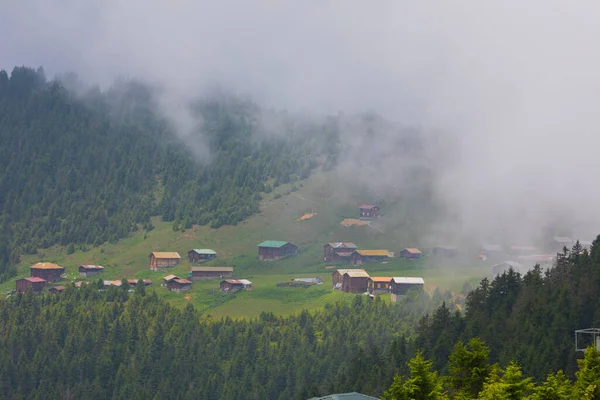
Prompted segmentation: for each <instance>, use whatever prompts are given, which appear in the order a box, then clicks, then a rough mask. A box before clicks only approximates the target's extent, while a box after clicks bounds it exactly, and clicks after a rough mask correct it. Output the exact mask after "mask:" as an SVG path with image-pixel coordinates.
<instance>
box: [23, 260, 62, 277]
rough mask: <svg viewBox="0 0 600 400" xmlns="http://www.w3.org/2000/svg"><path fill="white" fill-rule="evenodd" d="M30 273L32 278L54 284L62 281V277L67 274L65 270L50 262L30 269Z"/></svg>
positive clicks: (38, 264)
mask: <svg viewBox="0 0 600 400" xmlns="http://www.w3.org/2000/svg"><path fill="white" fill-rule="evenodd" d="M29 271H30V272H31V276H32V277H35V278H42V279H44V280H46V281H48V282H54V281H60V280H61V279H62V278H61V277H60V276H61V275H62V274H64V273H65V268H64V267H61V266H60V265H56V264H52V263H48V262H40V263H37V264H33V265H32V266H31V267H29Z"/></svg>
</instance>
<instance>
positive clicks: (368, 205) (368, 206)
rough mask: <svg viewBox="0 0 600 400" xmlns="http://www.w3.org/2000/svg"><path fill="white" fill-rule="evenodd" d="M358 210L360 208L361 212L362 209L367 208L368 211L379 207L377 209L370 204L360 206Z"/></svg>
mask: <svg viewBox="0 0 600 400" xmlns="http://www.w3.org/2000/svg"><path fill="white" fill-rule="evenodd" d="M358 208H360V209H361V210H362V209H365V208H368V209H369V210H370V209H372V208H379V207H377V206H374V205H371V204H363V205H362V206H360V207H358Z"/></svg>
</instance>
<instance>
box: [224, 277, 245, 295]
mask: <svg viewBox="0 0 600 400" xmlns="http://www.w3.org/2000/svg"><path fill="white" fill-rule="evenodd" d="M219 287H220V290H221V291H222V292H228V293H235V292H238V291H240V290H251V289H252V282H250V281H249V280H247V279H226V280H223V281H221V283H220V285H219Z"/></svg>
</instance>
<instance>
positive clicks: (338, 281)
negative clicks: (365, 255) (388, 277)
mask: <svg viewBox="0 0 600 400" xmlns="http://www.w3.org/2000/svg"><path fill="white" fill-rule="evenodd" d="M348 271H362V272H365V270H364V269H362V268H361V269H336V270H335V271H333V273H332V274H331V280H332V282H333V287H332V288H333V289H336V290H341V289H342V283H343V282H344V274H345V273H346V272H348Z"/></svg>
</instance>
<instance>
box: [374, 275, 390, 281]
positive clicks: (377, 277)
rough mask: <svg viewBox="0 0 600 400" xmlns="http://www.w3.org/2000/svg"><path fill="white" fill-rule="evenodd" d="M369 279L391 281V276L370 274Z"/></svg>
mask: <svg viewBox="0 0 600 400" xmlns="http://www.w3.org/2000/svg"><path fill="white" fill-rule="evenodd" d="M370 279H371V280H372V281H373V282H391V280H392V277H391V276H372V277H370Z"/></svg>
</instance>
